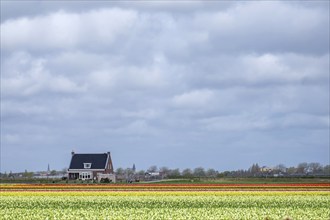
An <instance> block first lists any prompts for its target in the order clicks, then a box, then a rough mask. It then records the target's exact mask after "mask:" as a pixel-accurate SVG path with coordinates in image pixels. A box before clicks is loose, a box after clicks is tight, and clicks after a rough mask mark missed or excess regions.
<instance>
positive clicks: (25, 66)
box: [1, 2, 329, 171]
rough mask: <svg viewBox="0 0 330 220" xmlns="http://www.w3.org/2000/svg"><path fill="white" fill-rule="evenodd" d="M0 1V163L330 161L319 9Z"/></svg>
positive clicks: (324, 22) (325, 49)
mask: <svg viewBox="0 0 330 220" xmlns="http://www.w3.org/2000/svg"><path fill="white" fill-rule="evenodd" d="M1 4H2V6H3V5H4V7H5V8H6V9H8V11H7V12H6V13H5V15H2V16H3V17H2V21H1V39H2V41H1V52H2V55H3V56H2V57H1V84H2V86H1V103H2V105H1V112H2V114H1V123H2V130H1V137H2V138H1V147H2V149H1V150H2V153H3V154H2V156H1V167H2V168H3V169H4V170H7V171H8V170H9V169H13V170H14V169H16V170H24V169H28V170H33V169H38V167H41V166H45V167H46V166H47V163H52V164H56V166H57V167H56V168H57V169H62V168H63V167H64V166H67V163H68V160H69V156H70V155H69V153H70V151H71V150H76V151H77V152H91V151H93V152H103V151H108V150H111V151H112V153H113V155H114V161H116V162H115V164H116V167H118V166H130V165H131V163H136V164H140V167H141V168H144V169H145V168H148V166H150V165H152V164H157V165H159V166H161V165H167V166H171V167H176V166H177V167H180V168H184V167H192V168H193V167H196V166H205V167H214V168H216V169H220V170H222V169H238V168H244V167H248V166H249V165H250V164H251V163H255V162H260V163H265V165H268V164H270V165H272V164H274V165H276V163H287V164H289V165H291V164H290V163H298V162H302V161H304V160H306V161H313V160H314V161H315V160H317V161H320V162H322V163H326V162H327V160H328V158H326V156H325V155H327V154H326V153H327V152H328V146H329V139H328V131H329V120H328V118H329V105H328V103H329V93H328V91H329V42H328V39H329V33H328V32H326V28H327V27H328V26H329V19H328V13H329V11H328V8H326V7H324V4H319V3H315V5H314V4H312V3H308V4H307V3H302V4H298V3H292V2H289V3H287V2H252V3H251V2H235V3H228V4H227V3H226V4H224V5H223V4H220V3H217V2H216V3H212V4H211V3H203V2H194V4H193V5H189V6H188V5H187V4H186V3H173V2H163V3H162V4H161V5H158V4H150V3H148V2H144V3H143V4H140V3H134V4H133V5H126V4H125V3H117V2H114V3H113V4H112V3H111V4H110V3H104V2H96V3H95V4H94V3H91V2H84V3H81V4H77V3H74V2H68V3H63V5H61V4H62V3H61V4H59V3H58V2H47V3H41V2H38V3H33V4H32V3H24V4H25V5H24V4H23V5H18V4H17V3H13V4H9V3H2V2H1ZM311 4H312V5H313V7H310V5H311ZM325 5H327V4H325ZM23 6H27V9H26V11H25V12H24V11H23V10H22V8H21V7H23ZM35 6H36V7H35ZM75 6H79V7H77V8H76V7H75ZM90 6H92V7H90ZM113 6H115V7H113ZM34 7H35V8H36V9H33V8H34ZM37 9H38V10H37ZM45 30H47V31H45ZM18 32H19V33H20V34H18ZM284 150H285V151H286V152H287V154H286V155H284V156H283V155H282V154H280V153H277V151H284ZM36 151H38V152H40V155H42V156H43V158H52V160H51V161H47V159H40V160H36V159H35V158H34V157H35V154H34V153H31V152H36ZM297 151H299V152H301V153H300V154H299V155H297V154H295V152H297ZM173 152H174V153H173ZM237 152H240V153H237ZM274 152H275V153H274ZM67 154H68V155H67ZM173 154H174V155H173ZM11 155H18V156H17V157H18V158H20V159H21V160H22V164H20V165H19V166H16V167H15V165H14V164H13V163H12V162H11V161H12V160H13V157H12V156H11ZM54 155H57V156H54ZM232 155H236V156H237V158H240V162H237V163H236V164H232V161H230V160H229V159H228V160H227V159H226V158H230V157H231V156H232ZM288 155H296V156H294V157H293V156H291V157H290V156H288ZM219 157H221V158H224V160H221V161H219V159H218V158H219ZM56 158H57V159H56ZM140 158H144V159H140ZM187 158H194V160H190V159H187ZM203 158H208V160H205V159H203ZM263 158H271V159H269V160H266V159H263ZM260 160H261V161H260ZM191 161H195V163H192V162H191ZM43 164H44V165H43ZM292 165H296V164H292ZM54 166H55V165H54ZM11 167H14V168H11ZM54 168H55V167H54Z"/></svg>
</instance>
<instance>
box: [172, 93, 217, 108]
mask: <svg viewBox="0 0 330 220" xmlns="http://www.w3.org/2000/svg"><path fill="white" fill-rule="evenodd" d="M213 97H214V94H213V92H212V91H211V90H195V91H190V92H186V93H183V94H180V95H176V96H174V97H173V100H172V101H173V104H174V105H175V106H178V107H185V108H191V107H206V105H210V104H212V103H211V101H212V99H213Z"/></svg>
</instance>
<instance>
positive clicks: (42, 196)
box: [0, 183, 330, 219]
mask: <svg viewBox="0 0 330 220" xmlns="http://www.w3.org/2000/svg"><path fill="white" fill-rule="evenodd" d="M0 193H1V197H0V202H1V203H0V216H1V219H329V218H330V211H329V210H330V209H329V207H330V184H329V183H308V184H127V185H126V184H107V185H103V184H90V185H87V184H63V185H60V184H16V185H14V184H2V185H1V192H0Z"/></svg>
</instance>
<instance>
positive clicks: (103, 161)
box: [68, 152, 115, 182]
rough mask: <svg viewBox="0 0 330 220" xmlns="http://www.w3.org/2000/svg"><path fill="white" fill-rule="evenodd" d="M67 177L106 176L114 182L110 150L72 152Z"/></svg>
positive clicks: (84, 178) (89, 177) (90, 177)
mask: <svg viewBox="0 0 330 220" xmlns="http://www.w3.org/2000/svg"><path fill="white" fill-rule="evenodd" d="M71 154H72V158H71V163H70V167H69V169H68V178H69V179H80V180H96V179H97V180H98V181H100V179H101V178H108V179H109V180H112V181H113V182H115V175H114V172H113V165H112V159H111V155H110V152H107V153H103V154H76V153H75V152H72V153H71Z"/></svg>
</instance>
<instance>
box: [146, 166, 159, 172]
mask: <svg viewBox="0 0 330 220" xmlns="http://www.w3.org/2000/svg"><path fill="white" fill-rule="evenodd" d="M157 170H158V169H157V166H155V165H153V166H151V167H149V169H148V172H150V173H154V172H157Z"/></svg>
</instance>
